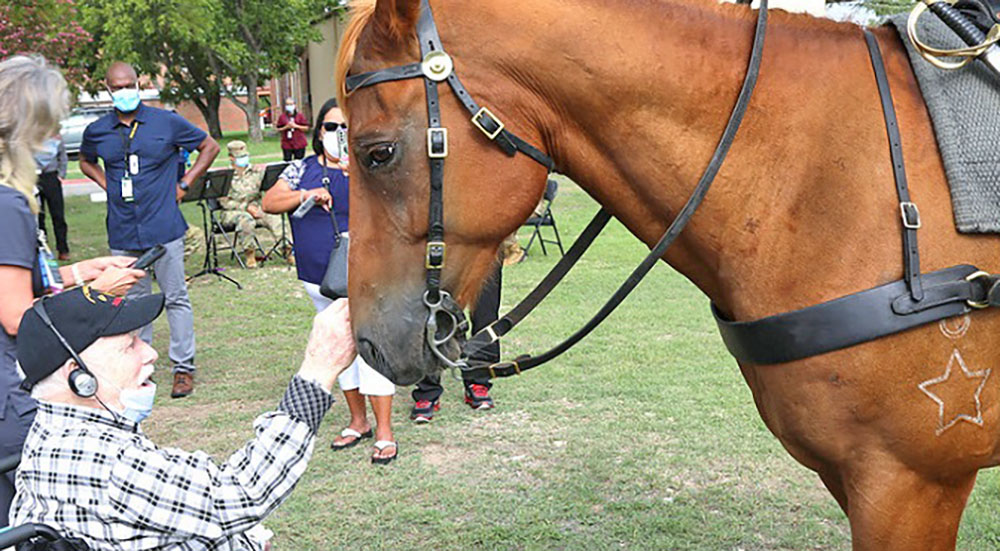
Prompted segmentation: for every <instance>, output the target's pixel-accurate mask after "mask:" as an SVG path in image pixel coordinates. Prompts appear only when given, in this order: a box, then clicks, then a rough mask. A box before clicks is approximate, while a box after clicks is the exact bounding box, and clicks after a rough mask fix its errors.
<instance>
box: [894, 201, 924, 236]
mask: <svg viewBox="0 0 1000 551" xmlns="http://www.w3.org/2000/svg"><path fill="white" fill-rule="evenodd" d="M899 215H900V216H901V217H902V219H903V227H904V228H906V229H908V230H919V229H920V226H921V224H920V209H918V208H917V204H916V203H914V202H912V201H903V202H901V203H900V204H899Z"/></svg>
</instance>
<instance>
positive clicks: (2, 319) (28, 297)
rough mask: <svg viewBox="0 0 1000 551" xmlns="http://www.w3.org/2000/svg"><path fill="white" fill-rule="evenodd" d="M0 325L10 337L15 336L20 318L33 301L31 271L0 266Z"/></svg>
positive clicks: (18, 267)
mask: <svg viewBox="0 0 1000 551" xmlns="http://www.w3.org/2000/svg"><path fill="white" fill-rule="evenodd" d="M0 289H3V296H2V298H0V325H2V326H3V330H4V331H6V332H7V334H8V335H10V336H12V337H13V336H16V335H17V327H18V326H19V325H21V317H22V316H24V312H25V311H26V310H27V309H28V308H31V303H32V302H33V301H34V300H35V295H34V293H32V292H31V270H29V269H27V268H22V267H20V266H9V265H5V266H0Z"/></svg>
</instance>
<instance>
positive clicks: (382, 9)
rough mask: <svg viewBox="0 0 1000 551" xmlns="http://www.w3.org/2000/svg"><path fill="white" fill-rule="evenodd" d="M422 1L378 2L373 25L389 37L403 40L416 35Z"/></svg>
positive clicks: (382, 0)
mask: <svg viewBox="0 0 1000 551" xmlns="http://www.w3.org/2000/svg"><path fill="white" fill-rule="evenodd" d="M420 1H421V0H377V2H376V3H375V13H374V15H373V16H372V24H373V25H374V26H375V27H376V28H378V29H381V30H383V31H385V33H386V35H388V36H389V37H392V38H395V39H396V40H402V39H404V38H408V37H410V36H412V35H413V34H415V32H416V28H417V20H418V19H419V18H420Z"/></svg>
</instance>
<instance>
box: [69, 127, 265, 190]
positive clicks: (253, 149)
mask: <svg viewBox="0 0 1000 551" xmlns="http://www.w3.org/2000/svg"><path fill="white" fill-rule="evenodd" d="M232 140H243V141H245V142H246V143H247V147H248V148H249V149H250V161H251V162H252V163H254V164H265V163H273V162H276V161H280V160H281V159H282V154H281V138H280V137H279V136H278V135H277V134H274V133H273V132H268V133H265V134H264V141H262V142H260V143H252V142H251V141H250V138H249V137H248V136H247V133H246V132H229V133H226V134H225V135H224V136H223V138H222V139H221V140H219V146H220V147H221V148H222V151H220V152H219V156H218V157H216V158H215V162H213V163H212V167H214V168H219V167H226V166H229V153H228V152H227V151H226V144H227V143H229V142H230V141H232ZM197 158H198V154H197V153H195V154H194V155H193V156H192V157H191V161H192V162H194V160H195V159H197ZM84 177H85V176H84V175H83V173H82V172H80V163H79V159H70V161H69V167H68V168H67V170H66V178H67V179H69V180H75V179H79V178H84Z"/></svg>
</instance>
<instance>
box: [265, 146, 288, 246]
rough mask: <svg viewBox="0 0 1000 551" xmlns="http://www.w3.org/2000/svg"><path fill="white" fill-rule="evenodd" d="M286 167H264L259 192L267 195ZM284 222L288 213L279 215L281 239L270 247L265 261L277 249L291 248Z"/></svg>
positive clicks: (277, 165)
mask: <svg viewBox="0 0 1000 551" xmlns="http://www.w3.org/2000/svg"><path fill="white" fill-rule="evenodd" d="M286 167H288V163H286V162H278V163H271V164H269V165H267V166H265V167H264V178H263V179H262V180H261V182H260V191H261V192H263V193H267V190H269V189H271V188H273V187H274V184H276V183H278V179H279V178H280V177H281V173H282V172H284V171H285V168H286ZM286 220H288V213H286V212H283V213H281V237H280V238H279V239H278V240H277V241H275V242H274V246H273V247H271V250H269V251H267V254H265V255H264V259H265V260H267V259H270V258H271V255H272V254H274V251H277V250H278V249H279V248H281V249H284V248H287V247H291V245H292V240H291V239H288V234H287V233H286V232H285V222H286Z"/></svg>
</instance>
